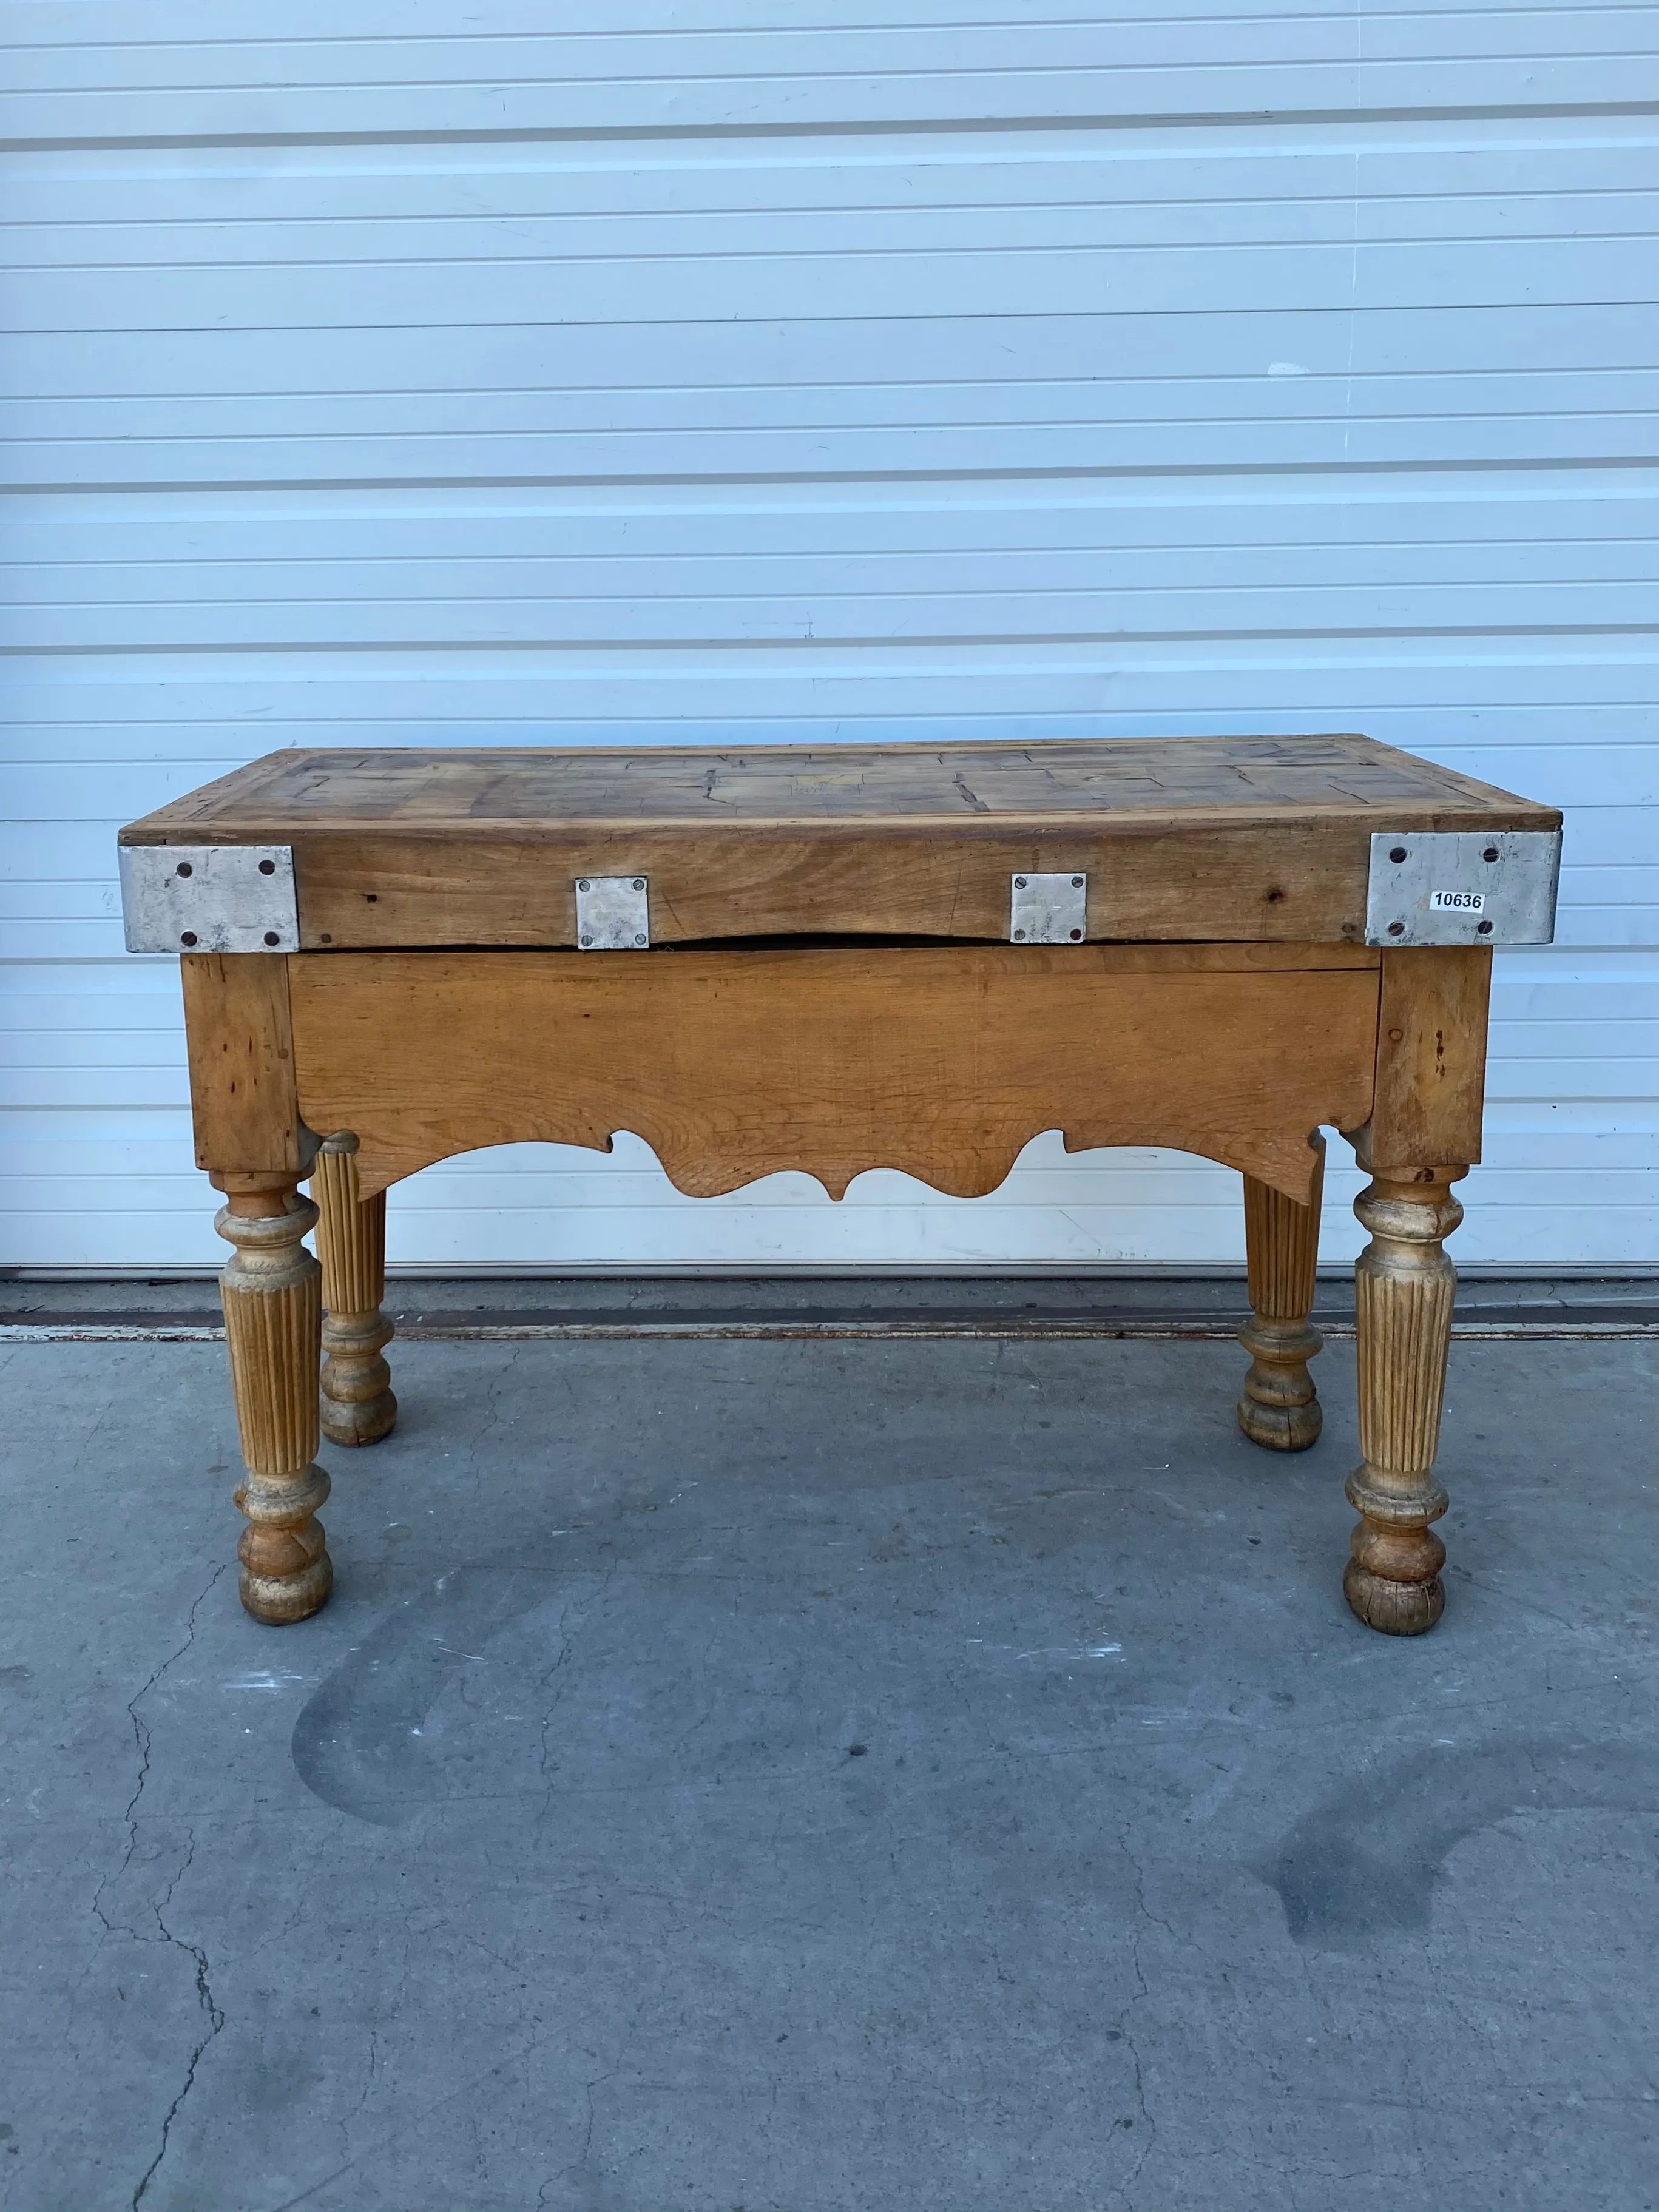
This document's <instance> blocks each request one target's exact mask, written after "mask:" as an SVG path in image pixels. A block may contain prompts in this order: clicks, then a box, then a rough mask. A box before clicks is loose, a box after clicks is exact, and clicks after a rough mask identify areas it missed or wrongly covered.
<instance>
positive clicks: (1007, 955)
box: [290, 946, 1377, 1200]
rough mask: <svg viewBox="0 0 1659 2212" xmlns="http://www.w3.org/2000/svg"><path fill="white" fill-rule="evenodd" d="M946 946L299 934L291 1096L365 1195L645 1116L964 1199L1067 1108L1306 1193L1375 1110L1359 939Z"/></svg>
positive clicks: (744, 1179) (686, 1133)
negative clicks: (624, 947) (514, 1145)
mask: <svg viewBox="0 0 1659 2212" xmlns="http://www.w3.org/2000/svg"><path fill="white" fill-rule="evenodd" d="M1268 957H1269V956H1268V955H1267V954H1266V953H1264V952H1263V951H1261V950H1260V949H1258V948H1244V949H1243V950H1241V951H1231V949H1230V948H1218V947H1195V948H1192V949H1190V950H1188V949H1187V948H1182V947H1170V948H1167V949H1165V948H1152V947H1144V946H1143V947H1125V948H1117V947H1098V946H1079V947H1076V948H1066V949H1064V950H1052V951H1051V950H1047V949H1038V948H1034V949H1030V950H1027V949H1025V948H1015V947H1003V946H974V947H969V946H957V947H955V948H952V949H951V950H948V951H945V950H938V951H935V950H930V949H926V948H923V949H906V950H896V949H881V950H874V951H872V950H867V949H866V950H860V949H854V948H823V949H795V950H790V951H735V952H732V951H728V952H681V953H671V954H664V955H663V956H661V957H649V956H647V955H642V954H630V953H605V954H597V953H596V954H580V953H575V954H560V953H535V952H523V953H507V952H496V953H471V954H449V953H379V954H375V953H340V954H331V953H319V954H306V953H301V954H297V955H295V956H294V957H293V958H292V959H291V961H290V973H291V986H290V987H291V994H292V1001H293V1007H294V1021H295V1044H296V1051H297V1056H298V1064H299V1069H300V1092H301V1107H302V1110H303V1111H304V1113H305V1115H306V1117H307V1121H309V1122H310V1123H311V1124H312V1126H313V1127H326V1128H350V1129H352V1130H354V1131H355V1132H356V1134H357V1136H358V1139H359V1140H360V1149H359V1151H358V1153H357V1161H356V1164H357V1171H358V1176H359V1179H360V1188H361V1189H362V1191H364V1192H365V1193H370V1192H373V1191H374V1190H377V1189H380V1188H384V1187H385V1186H386V1184H387V1183H389V1182H393V1181H395V1180H396V1179H397V1178H398V1177H399V1176H405V1175H408V1174H410V1173H411V1172H413V1171H414V1170H416V1169H417V1168H420V1167H423V1166H425V1165H427V1164H428V1163H429V1162H431V1161H434V1160H438V1159H443V1158H447V1157H448V1156H449V1155H451V1154H453V1153H455V1152H465V1151H470V1150H472V1149H475V1148H477V1147H478V1146H486V1145H495V1144H506V1143H511V1142H513V1141H516V1140H520V1139H530V1138H537V1139H547V1140H551V1141H555V1142H560V1143H565V1144H575V1145H586V1146H592V1147H593V1148H594V1149H596V1150H600V1151H604V1150H607V1149H608V1148H609V1145H610V1139H611V1136H612V1134H613V1133H614V1132H616V1131H617V1130H630V1131H632V1132H634V1133H635V1134H637V1135H639V1136H641V1137H642V1138H643V1139H645V1141H646V1142H647V1144H649V1145H650V1146H652V1148H653V1151H654V1152H656V1154H657V1157H658V1158H659V1160H660V1161H661V1162H662V1164H663V1166H664V1168H665V1170H666V1171H667V1173H668V1175H669V1176H670V1177H671V1179H672V1180H673V1182H675V1183H676V1184H677V1185H678V1187H679V1188H681V1189H682V1190H684V1191H687V1192H689V1193H691V1194H694V1195H697V1196H702V1197H709V1196H714V1195H716V1194H719V1193H721V1192H724V1191H729V1190H735V1189H737V1188H740V1187H741V1186H742V1185H744V1183H748V1182H753V1181H754V1180H755V1179H756V1178H757V1177H758V1176H763V1175H768V1174H771V1173H773V1172H775V1171H776V1170H781V1169H786V1168H799V1169H802V1170H805V1172H807V1173H808V1174H810V1175H813V1176H817V1177H818V1179H819V1180H820V1181H821V1182H823V1184H824V1185H825V1187H826V1188H828V1189H829V1191H830V1192H831V1194H833V1195H835V1196H837V1197H838V1196H840V1195H841V1194H842V1192H844V1190H845V1188H846V1187H847V1184H848V1182H849V1181H850V1179H851V1178H852V1177H853V1176H854V1175H856V1174H858V1173H860V1171H861V1170H864V1169H866V1168H875V1167H890V1168H901V1169H904V1170H907V1171H908V1172H909V1173H911V1174H913V1175H915V1176H919V1177H920V1178H921V1180H922V1181H924V1182H927V1183H930V1184H932V1185H933V1186H934V1187H936V1188H939V1189H942V1190H945V1191H949V1192H951V1193H954V1194H957V1195H959V1196H963V1197H972V1196H978V1195H981V1194H983V1193H985V1192H987V1191H989V1190H992V1189H994V1188H996V1186H997V1185H998V1184H999V1183H1000V1182H1002V1180H1003V1179H1004V1177H1005V1176H1006V1175H1007V1173H1008V1170H1009V1169H1010V1168H1011V1167H1012V1164H1013V1162H1014V1159H1015V1158H1016V1157H1017V1155H1018V1152H1019V1151H1020V1149H1021V1147H1022V1146H1024V1145H1025V1144H1026V1143H1027V1142H1028V1141H1029V1139H1030V1138H1032V1137H1034V1136H1036V1135H1037V1134H1038V1133H1040V1132H1041V1131H1042V1130H1044V1129H1049V1128H1058V1129H1060V1130H1062V1131H1064V1133H1065V1135H1066V1141H1067V1143H1068V1145H1069V1146H1071V1147H1072V1148H1073V1149H1074V1150H1076V1149H1082V1148H1085V1147H1087V1146H1100V1145H1126V1144H1164V1145H1170V1146H1176V1147H1177V1148H1179V1149H1181V1150H1183V1151H1188V1152H1199V1153H1202V1154H1205V1155H1206V1156H1207V1157H1209V1158H1213V1159H1218V1160H1223V1161H1225V1162H1227V1163H1229V1164H1231V1165H1233V1166H1236V1167H1239V1168H1242V1169H1243V1170H1246V1171H1247V1172H1248V1173H1249V1174H1252V1175H1254V1176H1256V1177H1258V1178H1259V1179H1260V1180H1261V1181H1262V1182H1267V1183H1271V1184H1272V1185H1273V1187H1274V1188H1277V1189H1279V1190H1282V1191H1284V1192H1285V1194H1286V1195H1287V1196H1290V1197H1294V1198H1297V1199H1301V1200H1305V1199H1306V1198H1307V1196H1308V1194H1309V1192H1310V1188H1311V1182H1312V1177H1313V1174H1314V1168H1315V1156H1314V1154H1313V1152H1311V1151H1310V1148H1309V1146H1308V1142H1307V1132H1308V1131H1309V1130H1310V1128H1312V1127H1316V1125H1318V1124H1320V1123H1322V1122H1331V1121H1334V1122H1336V1123H1337V1124H1338V1125H1339V1126H1346V1127H1354V1126H1356V1125H1357V1123H1358V1122H1360V1121H1364V1119H1365V1116H1366V1115H1367V1114H1368V1113H1369V1111H1370V1098H1371V1089H1372V1083H1373V1079H1374V1067H1375V1058H1376V1000H1377V976H1376V968H1375V967H1374V966H1373V965H1371V964H1370V962H1371V960H1374V959H1375V957H1376V956H1374V955H1372V956H1370V957H1369V958H1368V957H1367V956H1365V955H1364V953H1363V952H1362V953H1352V952H1343V951H1337V952H1335V953H1334V954H1324V955H1320V954H1314V955H1309V956H1307V957H1309V958H1310V959H1311V960H1314V961H1316V962H1317V963H1318V964H1314V965H1304V966H1303V967H1300V968H1294V969H1292V968H1288V967H1282V968H1278V969H1275V968H1273V967H1272V966H1270V965H1268V964H1267V960H1268Z"/></svg>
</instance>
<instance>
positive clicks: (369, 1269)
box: [311, 1130, 398, 1444]
mask: <svg viewBox="0 0 1659 2212" xmlns="http://www.w3.org/2000/svg"><path fill="white" fill-rule="evenodd" d="M356 1152H357V1139H356V1137H354V1136H353V1135H352V1134H351V1133H350V1132H349V1130H345V1131H342V1132H341V1133H340V1134H339V1135H337V1136H333V1137H325V1139H323V1147H322V1150H321V1152H319V1154H318V1155H317V1163H316V1165H315V1167H314V1168H313V1170H312V1176H311V1188H312V1194H313V1197H314V1198H315V1199H316V1200H317V1205H318V1207H319V1212H320V1214H321V1217H322V1218H321V1221H320V1223H319V1227H318V1231H317V1251H318V1255H319V1258H320V1259H321V1261H322V1263H323V1352H324V1360H323V1375H322V1420H323V1433H324V1435H325V1437H327V1438H328V1440H329V1442H330V1443H336V1444H372V1443H379V1441H380V1438H381V1437H386V1436H390V1435H391V1433H392V1425H393V1424H394V1423H395V1422H396V1420H397V1419H398V1401H397V1400H396V1398H394V1397H393V1396H392V1370H391V1369H390V1368H389V1367H388V1366H387V1365H386V1361H385V1359H384V1358H383V1357H382V1356H381V1355H382V1354H383V1352H385V1349H386V1346H387V1345H388V1344H390V1343H391V1341H392V1335H393V1330H392V1323H391V1322H389V1321H388V1320H387V1319H386V1316H385V1315H384V1314H383V1313H382V1312H381V1310H380V1301H381V1299H382V1298H383V1297H385V1296H386V1193H385V1192H384V1191H383V1190H382V1191H377V1192H376V1193H375V1194H374V1197H373V1198H360V1197H359V1196H358V1194H357V1159H356Z"/></svg>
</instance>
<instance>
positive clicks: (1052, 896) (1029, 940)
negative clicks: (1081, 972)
mask: <svg viewBox="0 0 1659 2212" xmlns="http://www.w3.org/2000/svg"><path fill="white" fill-rule="evenodd" d="M1088 912H1089V878H1088V877H1087V876H1086V875H1072V874H1071V873H1069V872H1068V873H1066V874H1065V875H1061V876H1015V877H1013V878H1012V891H1011V896H1010V899H1009V906H1008V938H1009V941H1010V943H1011V944H1014V945H1081V944H1082V942H1083V939H1084V936H1085V932H1086V931H1087V929H1088V927H1089V922H1088Z"/></svg>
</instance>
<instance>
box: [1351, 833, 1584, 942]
mask: <svg viewBox="0 0 1659 2212" xmlns="http://www.w3.org/2000/svg"><path fill="white" fill-rule="evenodd" d="M1560 872H1561V832H1560V831H1559V829H1417V830H1412V829H1401V830H1400V831H1398V832H1397V833H1395V834H1394V835H1389V833H1387V832H1381V833H1379V834H1377V835H1376V836H1373V837H1372V839H1371V862H1370V878H1369V881H1368V883H1367V885H1366V894H1365V942H1366V944H1367V945H1384V946H1387V945H1395V946H1400V945H1548V944H1551V943H1552V942H1553V939H1554V937H1555V893H1556V884H1557V879H1558V878H1559V875H1560Z"/></svg>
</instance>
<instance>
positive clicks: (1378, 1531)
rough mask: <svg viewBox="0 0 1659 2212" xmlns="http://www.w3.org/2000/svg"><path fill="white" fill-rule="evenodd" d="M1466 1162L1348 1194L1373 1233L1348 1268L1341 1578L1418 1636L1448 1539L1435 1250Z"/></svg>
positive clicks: (1390, 1629) (1377, 1619) (1439, 1277)
mask: <svg viewBox="0 0 1659 2212" xmlns="http://www.w3.org/2000/svg"><path fill="white" fill-rule="evenodd" d="M1361 1164H1362V1165H1366V1166H1370V1163H1369V1162H1367V1161H1363V1160H1362V1163H1361ZM1467 1174H1468V1169H1467V1168H1464V1167H1460V1166H1455V1165H1454V1166H1449V1167H1441V1168H1422V1169H1417V1170H1410V1169H1400V1170H1395V1171H1394V1172H1393V1173H1390V1172H1389V1170H1386V1169H1383V1168H1373V1169H1372V1177H1373V1179H1372V1182H1371V1183H1370V1187H1369V1188H1367V1189H1365V1190H1364V1191H1362V1192H1361V1193H1360V1194H1359V1196H1358V1198H1357V1199H1356V1200H1354V1208H1353V1210H1354V1212H1356V1213H1357V1214H1358V1216H1359V1218H1360V1220H1361V1222H1362V1223H1363V1224H1364V1226H1365V1227H1366V1228H1367V1229H1369V1230H1370V1232H1371V1241H1370V1243H1369V1244H1368V1245H1367V1246H1366V1247H1365V1249H1364V1251H1363V1252H1362V1253H1361V1254H1360V1255H1359V1259H1358V1265H1357V1267H1356V1269H1355V1290H1356V1294H1357V1295H1356V1303H1357V1307H1358V1316H1357V1317H1358V1332H1359V1445H1360V1449H1361V1450H1362V1451H1363V1452H1364V1462H1363V1463H1362V1464H1361V1465H1360V1466H1359V1467H1358V1468H1356V1469H1355V1471H1354V1473H1353V1474H1352V1475H1350V1476H1349V1478H1348V1499H1349V1503H1350V1504H1352V1505H1353V1506H1354V1507H1355V1509H1356V1510H1358V1513H1359V1514H1360V1516H1361V1519H1360V1522H1359V1525H1358V1528H1356V1529H1355V1530H1354V1532H1353V1547H1352V1548H1353V1557H1352V1559H1351V1560H1350V1562H1349V1564H1348V1569H1347V1572H1346V1574H1345V1576H1344V1577H1343V1580H1342V1587H1343V1589H1344V1590H1345V1591H1346V1594H1347V1600H1348V1603H1349V1604H1350V1605H1351V1606H1352V1607H1353V1609H1354V1611H1355V1612H1356V1613H1358V1615H1359V1618H1360V1619H1361V1620H1363V1621H1364V1623H1365V1625H1366V1626H1367V1627H1369V1628H1380V1629H1382V1630H1383V1632H1385V1633H1386V1634H1388V1635H1389V1636H1420V1635H1421V1634H1422V1633H1423V1632H1424V1631H1425V1629H1429V1628H1432V1627H1433V1626H1434V1624H1435V1622H1436V1621H1437V1620H1439V1618H1440V1615H1441V1613H1443V1610H1444V1609H1445V1603H1446V1593H1445V1590H1444V1589H1443V1586H1442V1584H1441V1581H1440V1570H1441V1568H1442V1566H1443V1565H1444V1564H1445V1558H1446V1547H1445V1546H1444V1545H1443V1543H1442V1542H1441V1541H1440V1539H1439V1537H1438V1536H1437V1535H1436V1534H1435V1532H1434V1529H1433V1528H1432V1526H1431V1523H1432V1522H1436V1521H1437V1520H1438V1519H1439V1517H1440V1516H1441V1515H1442V1514H1443V1512H1444V1511H1445V1510H1446V1505H1447V1498H1446V1493H1445V1491H1444V1490H1443V1488H1442V1486H1441V1485H1440V1484H1439V1482H1438V1481H1437V1480H1436V1478H1435V1474H1434V1459H1435V1454H1436V1452H1437V1449H1438V1448H1439V1443H1440V1408H1441V1401H1442V1398H1443V1394H1444V1390H1445V1383H1446V1352H1447V1348H1448V1346H1449V1343H1450V1341H1451V1317H1452V1294H1453V1291H1454V1290H1455V1287H1456V1283H1457V1275H1456V1271H1455V1269H1454V1267H1452V1264H1451V1262H1450V1261H1449V1260H1448V1259H1447V1257H1446V1255H1445V1254H1444V1253H1443V1251H1442V1250H1441V1249H1440V1248H1441V1242H1442V1239H1443V1238H1444V1237H1449V1236H1450V1234H1451V1232H1452V1231H1453V1230H1454V1229H1455V1228H1456V1226H1457V1225H1458V1223H1459V1222H1460V1221H1461V1220H1462V1218H1463V1209H1462V1206H1460V1205H1459V1204H1458V1202H1457V1200H1455V1198H1454V1197H1453V1196H1452V1194H1451V1188H1450V1186H1451V1185H1452V1183H1453V1182H1455V1181H1456V1180H1457V1178H1458V1177H1459V1176H1462V1175H1467Z"/></svg>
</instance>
